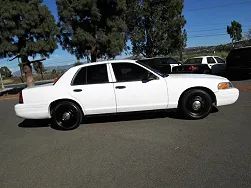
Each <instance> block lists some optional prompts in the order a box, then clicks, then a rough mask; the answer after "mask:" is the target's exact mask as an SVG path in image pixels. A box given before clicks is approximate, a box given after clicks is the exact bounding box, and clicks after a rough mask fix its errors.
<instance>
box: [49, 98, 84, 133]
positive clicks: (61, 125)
mask: <svg viewBox="0 0 251 188" xmlns="http://www.w3.org/2000/svg"><path fill="white" fill-rule="evenodd" d="M82 118H83V115H82V112H81V109H80V108H79V107H78V105H76V104H75V103H73V102H68V101H63V102H59V103H58V104H57V105H56V106H55V108H54V109H53V110H52V125H53V127H54V128H56V129H60V130H73V129H76V128H77V127H78V126H79V125H80V123H81V122H82Z"/></svg>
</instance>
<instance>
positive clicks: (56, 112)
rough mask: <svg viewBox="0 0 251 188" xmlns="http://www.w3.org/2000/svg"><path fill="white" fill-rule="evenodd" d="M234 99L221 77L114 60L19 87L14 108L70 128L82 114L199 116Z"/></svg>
mask: <svg viewBox="0 0 251 188" xmlns="http://www.w3.org/2000/svg"><path fill="white" fill-rule="evenodd" d="M238 97H239V90H238V89H236V88H234V87H233V85H232V84H231V82H230V81H229V80H227V79H226V78H223V77H219V76H213V75H203V74H198V75H197V74H173V75H171V74H170V75H162V74H161V73H159V72H158V71H156V70H154V69H152V68H150V67H148V66H146V65H144V64H142V63H140V62H138V61H134V60H118V61H115V60H114V61H104V62H97V63H90V64H84V65H80V66H76V67H73V68H70V69H69V70H68V71H67V72H66V73H65V74H63V75H62V76H61V77H60V78H59V79H58V80H57V81H56V82H55V83H52V84H46V85H41V86H35V87H31V88H26V89H24V90H22V92H20V96H19V104H17V105H15V112H16V115H17V116H19V117H22V118H26V119H51V120H52V125H53V126H54V127H56V128H60V129H63V130H72V129H75V128H77V127H78V126H79V125H80V124H81V122H82V120H83V117H84V116H90V115H97V114H106V115H107V114H116V113H122V112H136V111H151V110H166V109H178V112H180V113H181V114H182V115H183V116H184V117H186V118H188V119H202V118H205V117H206V116H208V115H209V113H210V112H211V109H212V107H213V105H215V106H223V105H229V104H233V103H235V102H236V101H237V99H238Z"/></svg>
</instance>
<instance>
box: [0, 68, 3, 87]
mask: <svg viewBox="0 0 251 188" xmlns="http://www.w3.org/2000/svg"><path fill="white" fill-rule="evenodd" d="M0 82H1V85H2V89H4V85H3V79H2V75H1V72H0Z"/></svg>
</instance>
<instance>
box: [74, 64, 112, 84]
mask: <svg viewBox="0 0 251 188" xmlns="http://www.w3.org/2000/svg"><path fill="white" fill-rule="evenodd" d="M97 65H105V66H106V71H107V78H108V81H107V82H103V83H92V84H89V83H86V84H73V82H74V80H75V78H76V76H77V75H78V73H79V72H80V71H81V69H83V68H87V72H88V67H91V66H97ZM107 66H108V63H104V64H92V65H88V66H83V67H80V68H79V69H78V70H77V71H76V73H75V74H74V76H73V78H72V80H71V83H70V86H86V85H100V84H108V83H112V82H111V81H110V77H109V70H108V67H107Z"/></svg>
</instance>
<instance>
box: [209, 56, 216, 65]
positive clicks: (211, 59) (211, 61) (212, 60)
mask: <svg viewBox="0 0 251 188" xmlns="http://www.w3.org/2000/svg"><path fill="white" fill-rule="evenodd" d="M207 63H208V64H215V63H216V62H215V60H214V58H212V57H207Z"/></svg>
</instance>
